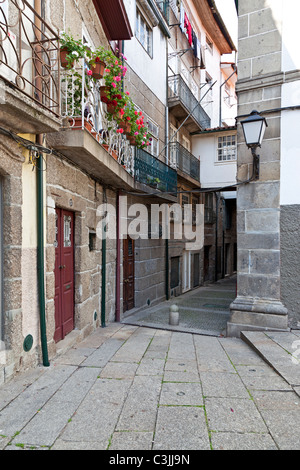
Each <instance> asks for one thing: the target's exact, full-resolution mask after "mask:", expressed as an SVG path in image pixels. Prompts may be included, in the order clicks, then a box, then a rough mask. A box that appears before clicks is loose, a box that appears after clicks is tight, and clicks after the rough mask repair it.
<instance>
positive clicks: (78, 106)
mask: <svg viewBox="0 0 300 470" xmlns="http://www.w3.org/2000/svg"><path fill="white" fill-rule="evenodd" d="M87 72H88V69H87V67H86V66H85V64H82V66H80V65H78V67H75V68H72V69H70V70H69V69H65V70H63V71H62V72H61V83H62V92H61V115H62V117H63V118H64V121H63V122H64V125H65V127H68V128H70V127H71V128H73V129H74V130H76V129H86V130H87V131H88V132H90V134H91V135H92V136H93V137H94V138H95V139H96V140H97V141H98V142H99V143H100V144H101V145H102V146H103V147H104V148H105V149H106V150H107V151H108V153H110V155H111V156H112V157H113V158H114V159H115V160H117V161H118V163H119V164H120V165H122V166H123V167H124V168H125V170H126V171H127V172H128V173H130V174H131V175H132V176H133V174H134V149H133V147H132V146H131V145H130V142H129V140H128V139H127V138H126V136H125V135H122V134H120V133H117V132H116V129H117V128H118V125H117V123H116V122H115V121H114V120H108V114H107V105H106V104H105V103H103V102H102V101H101V92H100V88H101V81H100V80H97V81H96V82H95V81H94V80H92V79H91V78H90V76H89V75H88V74H87ZM82 84H84V85H83V86H82Z"/></svg>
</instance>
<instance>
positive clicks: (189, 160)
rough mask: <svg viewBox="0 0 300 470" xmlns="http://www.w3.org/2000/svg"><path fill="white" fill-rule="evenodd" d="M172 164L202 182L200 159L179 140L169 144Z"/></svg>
mask: <svg viewBox="0 0 300 470" xmlns="http://www.w3.org/2000/svg"><path fill="white" fill-rule="evenodd" d="M169 152H170V153H169V158H170V166H172V167H173V168H177V169H178V170H181V171H182V172H183V173H185V174H186V175H188V176H191V177H192V178H194V179H195V180H197V181H199V182H200V161H199V160H198V158H196V157H195V156H194V155H193V154H192V153H190V152H189V151H188V150H187V149H186V148H185V147H183V146H182V145H181V144H179V142H171V143H170V144H169Z"/></svg>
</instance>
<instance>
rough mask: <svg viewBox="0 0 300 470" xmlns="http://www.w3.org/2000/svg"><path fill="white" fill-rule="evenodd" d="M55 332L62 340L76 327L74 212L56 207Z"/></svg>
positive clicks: (56, 339)
mask: <svg viewBox="0 0 300 470" xmlns="http://www.w3.org/2000/svg"><path fill="white" fill-rule="evenodd" d="M54 273H55V299H54V303H55V333H54V341H56V342H57V341H60V340H62V339H64V337H65V336H66V335H67V334H68V333H70V331H72V330H73V329H74V214H73V212H70V211H65V210H63V209H58V208H57V209H56V247H55V271H54Z"/></svg>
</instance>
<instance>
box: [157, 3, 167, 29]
mask: <svg viewBox="0 0 300 470" xmlns="http://www.w3.org/2000/svg"><path fill="white" fill-rule="evenodd" d="M156 3H157V6H158V7H159V9H160V11H161V12H162V15H163V17H164V18H165V20H166V22H167V24H168V25H169V24H170V1H169V0H156Z"/></svg>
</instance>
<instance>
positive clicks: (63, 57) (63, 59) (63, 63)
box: [59, 47, 74, 69]
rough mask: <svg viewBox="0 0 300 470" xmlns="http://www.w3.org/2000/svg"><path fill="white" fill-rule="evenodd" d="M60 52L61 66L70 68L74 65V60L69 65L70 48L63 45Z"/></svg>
mask: <svg viewBox="0 0 300 470" xmlns="http://www.w3.org/2000/svg"><path fill="white" fill-rule="evenodd" d="M59 53H60V64H61V66H62V67H63V68H64V69H66V68H68V67H69V66H70V67H73V65H74V61H73V62H72V63H70V65H69V61H68V59H67V55H68V54H69V51H68V49H67V48H66V47H62V48H61V49H60V51H59Z"/></svg>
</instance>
